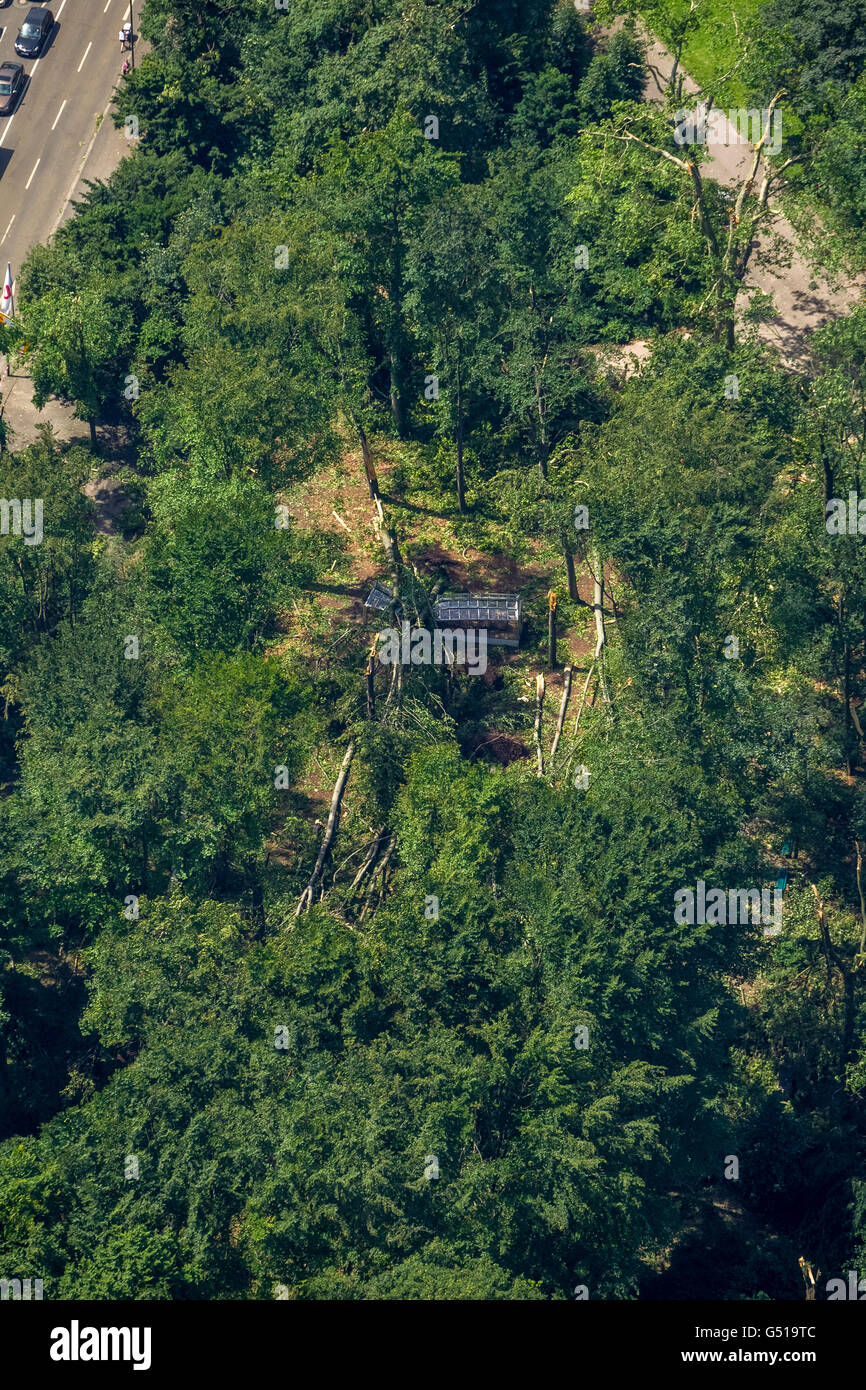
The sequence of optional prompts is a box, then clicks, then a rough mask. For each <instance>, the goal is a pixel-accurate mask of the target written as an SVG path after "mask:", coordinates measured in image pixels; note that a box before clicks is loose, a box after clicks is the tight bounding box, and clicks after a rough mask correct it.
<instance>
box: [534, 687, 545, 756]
mask: <svg viewBox="0 0 866 1390" xmlns="http://www.w3.org/2000/svg"><path fill="white" fill-rule="evenodd" d="M543 706H544V676H543V675H541V674H539V675H537V676H536V677H535V755H536V758H537V760H538V775H539V777H543V776H544V753H543V752H542V749H541V711H542V708H543Z"/></svg>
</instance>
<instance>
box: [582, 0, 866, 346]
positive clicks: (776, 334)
mask: <svg viewBox="0 0 866 1390" xmlns="http://www.w3.org/2000/svg"><path fill="white" fill-rule="evenodd" d="M622 27H623V20H621V19H619V20H617V21H616V22H615V23H614V24H611V25H605V26H603V27H602V28H601V29H600V33H601V34H602V35H610V34H614V33H616V31H617V30H618V29H620V28H622ZM639 32H640V34H641V37H642V39H643V40H644V42H645V43H646V46H647V52H646V62H647V68H648V70H649V76H648V78H647V82H646V85H645V87H644V95H645V97H646V99H647V101H652V102H657V103H660V102H661V101H662V100H663V97H664V93H665V90H666V87H667V84H668V81H669V79H670V76H671V73H672V71H673V67H674V58H673V55H672V54H671V53H670V52H669V51H668V49H667V48H665V46H664V44H663V43H661V42H660V41H659V39H657V38H656V37H655V35H654V34H652V33H650V31H649V30H648V29H647V28H646V27H645V26H644V25H639ZM679 71H680V74H681V75H682V78H683V87H684V91H685V93H687V94H688V96H690V97H691V96H694V95H695V94H696V93H698V92H699V91H700V88H699V86H698V84H697V83H696V82H695V81H694V79H693V78H692V77H690V76H689V74H688V73H686V72H685V70H684V69H683V68H682V67H680V69H679ZM725 127H726V130H725V138H726V139H727V140H728V141H729V143H728V144H718V145H713V146H712V147H711V149H712V154H711V160H712V165H711V167H710V170H709V171H708V172H709V173H710V174H711V176H712V177H713V178H714V179H715V180H716V181H717V182H719V183H724V184H730V183H735V182H739V181H741V180H742V179H743V178H745V177H746V175H747V173H748V166H749V161H750V159H751V156H752V146H751V145H748V144H745V143H743V144H740V143H738V142H737V131H736V128H735V127H733V126H732V125H731V124H730V122H729V121H727V120H726V121H725ZM771 207H772V203H771ZM775 211H776V217H775V223H774V230H775V232H776V233H777V234H778V235H779V236H780V237H781V238H782V241H783V243H786V244H787V247H788V249H789V254H790V257H791V263H790V265H789V266H779V267H775V268H774V267H771V266H768V265H766V264H761V262H760V260H759V259H758V260H753V261H752V264H751V268H750V270H749V274H748V289H749V290H756V289H757V290H762V291H763V292H764V293H765V294H769V295H772V297H773V303H774V305H775V307H776V313H775V315H774V316H773V317H772V318H771V319H769V320H768V321H767V322H766V323H763V324H761V326H760V328H759V330H758V331H759V334H760V336H761V337H762V338H763V339H764V340H765V341H766V342H768V343H771V344H772V345H773V346H774V347H775V348H776V350H777V352H778V353H779V357H780V359H781V361H782V362H783V364H784V365H785V366H786V367H788V368H789V369H790V370H792V371H799V372H803V371H806V370H807V369H808V366H809V363H810V360H811V352H810V345H809V344H810V339H811V336H812V334H813V333H814V332H815V330H816V329H817V328H821V327H822V326H823V325H824V324H825V323H829V322H830V321H831V320H833V319H836V318H841V317H842V315H844V314H847V313H850V311H851V309H852V308H853V306H854V305H855V304H856V303H857V301H858V300H859V299H860V296H861V293H862V291H863V288H864V286H866V275H860V276H858V277H857V278H856V279H855V280H853V281H851V282H850V283H848V284H846V285H839V284H833V283H831V281H830V279H829V278H828V277H827V276H826V274H822V273H820V272H816V271H814V270H813V269H812V268H811V267H810V266H809V264H808V262H807V260H806V258H805V257H804V255H803V253H802V250H801V248H800V242H799V239H798V236H797V233H796V231H795V230H794V228H793V227H792V226H791V223H790V222H789V221H788V219H787V218H786V217H784V216H783V215H782V213H781V212H779V211H778V210H775ZM770 239H771V238H770V236H769V235H764V236H762V237H760V238H759V245H760V247H761V249H764V248H766V247H767V245H768V243H769V241H770ZM746 300H747V292H744V293H743V294H742V295H741V297H740V306H741V307H743V308H744V307H745V302H746Z"/></svg>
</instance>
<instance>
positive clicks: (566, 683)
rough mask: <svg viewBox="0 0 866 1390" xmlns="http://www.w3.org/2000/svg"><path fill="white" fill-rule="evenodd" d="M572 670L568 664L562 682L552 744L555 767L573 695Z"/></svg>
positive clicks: (551, 756)
mask: <svg viewBox="0 0 866 1390" xmlns="http://www.w3.org/2000/svg"><path fill="white" fill-rule="evenodd" d="M571 672H572V667H571V666H566V668H565V675H564V677H563V682H562V699H561V700H560V702H559V718H558V719H557V721H556V733H555V734H554V735H553V743H552V744H551V745H550V763H549V766H550V768H551V769H552V768H553V760H554V758H555V757H556V750H557V748H558V747H559V740H560V738H561V737H562V726H563V724H564V723H565V711H566V710H567V709H568V699H569V696H570V695H571Z"/></svg>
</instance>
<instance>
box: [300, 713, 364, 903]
mask: <svg viewBox="0 0 866 1390" xmlns="http://www.w3.org/2000/svg"><path fill="white" fill-rule="evenodd" d="M354 756H355V743H354V740H352V742H351V743H350V744H349V746H348V748H347V749H346V755H345V757H344V758H343V763H342V766H341V768H340V775H339V776H338V778H337V780H336V782H335V784H334V790H333V793H332V795H331V809H330V811H329V812H328V824H327V825H326V827H325V838H324V839H323V840H322V844H321V847H320V849H319V854H318V857H317V859H316V864H315V867H314V869H313V872H312V875H311V877H310V881H309V883H308V884H307V886H306V888H305V889H304V891H303V893H302V894H301V900H300V902H299V903H298V906H297V908H296V910H295V916H296V917H300V915H301V913H302V912H306V910H307V908H308V907H309V906H310V905H311V903H312V901H313V893H314V892H315V890H316V885H317V884H318V882H319V879H320V878H321V875H322V869H323V868H324V867H325V861H326V860H327V858H328V855H329V854H330V852H331V846H332V844H333V842H334V837H335V835H336V833H337V826H338V825H339V823H340V805H341V803H342V800H343V792H344V791H345V789H346V781H347V779H348V776H349V768H350V767H351V766H352V759H353V758H354Z"/></svg>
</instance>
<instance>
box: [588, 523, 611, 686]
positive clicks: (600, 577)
mask: <svg viewBox="0 0 866 1390" xmlns="http://www.w3.org/2000/svg"><path fill="white" fill-rule="evenodd" d="M592 611H593V613H594V615H595V656H594V658H593V660H594V662H596V663H597V664H598V674H599V680H600V681H601V693H602V695H603V696H604V702H605V704H606V705H609V704H610V691H609V690H608V688H607V679H606V677H605V672H604V648H605V643H606V640H607V635H606V633H605V630H604V564H603V562H602V558H601V555H600V554H599V551H598V547H597V546H593V547H592Z"/></svg>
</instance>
